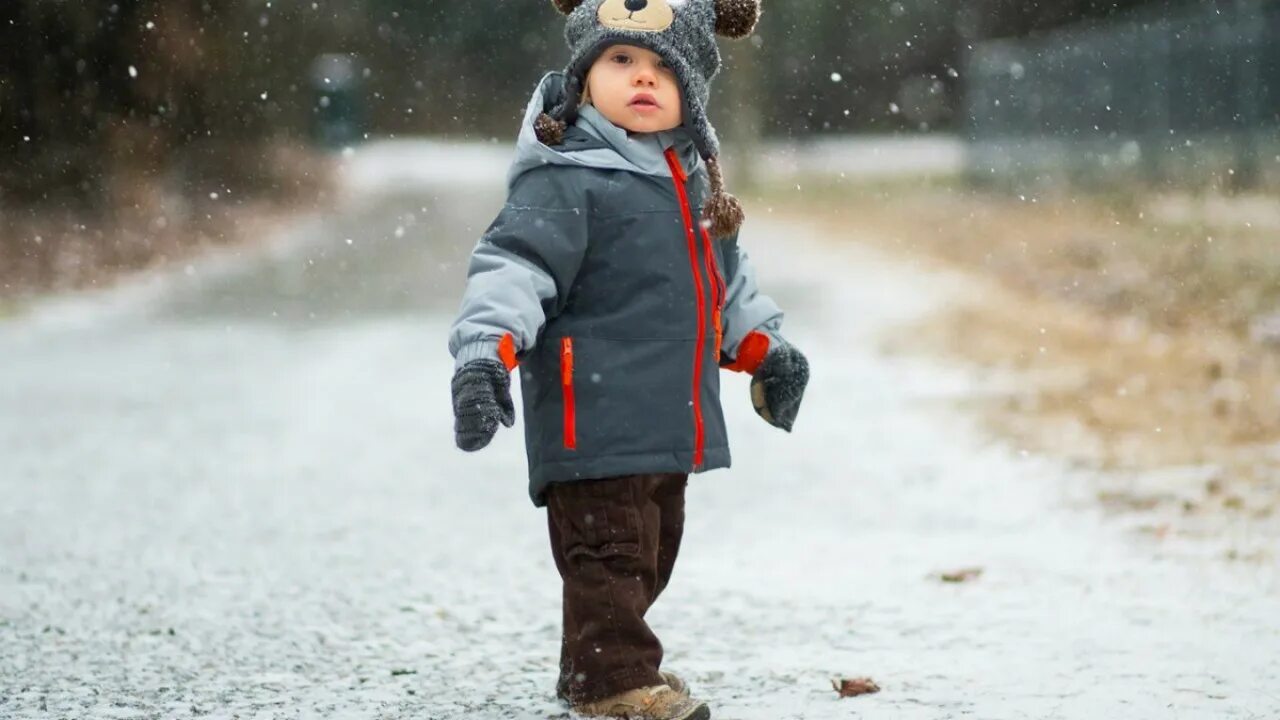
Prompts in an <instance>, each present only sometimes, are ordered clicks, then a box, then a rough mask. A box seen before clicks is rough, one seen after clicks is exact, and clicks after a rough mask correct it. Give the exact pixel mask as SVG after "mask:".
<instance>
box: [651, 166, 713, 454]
mask: <svg viewBox="0 0 1280 720" xmlns="http://www.w3.org/2000/svg"><path fill="white" fill-rule="evenodd" d="M664 154H665V155H666V158H667V165H669V166H670V167H671V176H672V177H671V179H672V182H673V184H674V185H675V187H676V196H677V197H679V198H680V215H681V216H682V217H683V218H684V234H685V238H686V240H687V241H688V244H689V269H690V271H691V272H692V273H693V287H694V290H695V295H696V296H697V299H698V344H697V346H696V348H695V349H694V353H693V467H694V469H697V467H698V466H699V465H701V464H702V446H703V442H704V439H703V430H702V354H703V344H704V343H706V340H707V335H706V333H707V322H706V319H705V318H706V312H707V308H706V298H705V296H704V295H703V292H702V275H701V273H700V272H699V271H698V238H697V236H696V235H695V234H694V230H693V213H692V212H691V211H690V210H689V198H688V196H686V195H685V189H684V181H685V180H686V179H687V178H688V176H687V175H685V172H684V168H682V167H681V166H680V160H679V159H677V158H676V151H675V148H667V151H666V153H664ZM712 262H713V263H714V260H713V261H712ZM707 277H708V278H711V277H712V276H711V274H710V273H708V276H707ZM713 285H714V283H713ZM715 295H716V293H715V288H714V287H713V296H715ZM716 299H717V300H718V298H716ZM715 314H717V315H718V314H719V308H718V307H717V309H716V312H715Z"/></svg>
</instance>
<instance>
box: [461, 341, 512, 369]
mask: <svg viewBox="0 0 1280 720" xmlns="http://www.w3.org/2000/svg"><path fill="white" fill-rule="evenodd" d="M472 360H497V361H498V362H500V363H502V365H503V366H504V367H506V368H507V370H508V371H511V370H514V369H515V367H516V365H517V364H518V361H517V360H516V344H515V337H514V336H513V335H512V334H511V333H507V334H506V335H503V336H502V337H500V338H498V337H486V338H481V339H479V340H473V341H471V342H469V343H467V344H465V345H463V346H461V347H459V348H458V354H457V355H454V356H453V369H454V371H455V372H456V371H457V370H458V369H459V368H461V367H462V366H463V365H466V364H467V363H469V362H471V361H472Z"/></svg>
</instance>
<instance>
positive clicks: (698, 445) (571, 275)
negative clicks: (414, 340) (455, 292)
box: [449, 72, 783, 506]
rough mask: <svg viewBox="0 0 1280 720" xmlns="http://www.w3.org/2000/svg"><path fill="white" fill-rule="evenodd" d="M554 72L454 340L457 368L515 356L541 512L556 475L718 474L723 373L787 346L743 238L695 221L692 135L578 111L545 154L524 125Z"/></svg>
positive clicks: (482, 252)
mask: <svg viewBox="0 0 1280 720" xmlns="http://www.w3.org/2000/svg"><path fill="white" fill-rule="evenodd" d="M563 82H564V77H563V75H562V74H561V73H558V72H553V73H548V74H547V75H546V76H544V77H543V78H542V80H541V81H540V82H539V84H538V87H537V90H536V91H535V92H534V95H533V98H532V99H531V100H530V102H529V106H528V108H527V109H526V111H525V114H524V120H523V122H522V124H521V130H520V135H519V138H518V140H517V143H516V157H515V161H514V162H513V163H512V165H511V169H510V172H509V173H508V176H507V183H508V195H507V201H506V204H505V205H504V206H503V208H502V210H501V211H500V212H499V213H498V216H497V218H496V219H495V220H494V221H493V223H492V224H491V225H490V226H489V228H488V229H487V230H486V231H485V233H484V235H483V236H482V237H481V238H480V240H479V242H478V243H477V244H476V246H475V249H474V251H473V252H472V255H471V261H470V267H469V269H468V274H467V286H466V290H465V292H464V294H463V298H462V304H461V310H460V312H459V314H458V317H457V320H456V321H455V322H454V324H453V327H452V328H451V330H450V334H449V351H450V353H452V354H453V356H454V358H455V362H456V364H457V366H459V367H460V366H461V365H463V364H465V363H467V362H469V361H471V360H475V359H478V358H491V359H502V360H503V361H504V362H505V363H506V364H507V367H508V368H514V367H516V366H517V365H518V367H519V369H520V386H521V391H522V395H523V400H524V421H525V422H524V425H525V449H526V452H527V455H528V461H529V494H530V497H531V498H532V500H533V502H534V504H535V505H538V506H541V505H543V504H544V502H545V501H544V498H543V491H544V490H545V489H546V486H547V484H548V483H552V482H558V481H571V480H580V479H592V478H604V477H613V476H618V475H628V474H633V473H656V472H702V471H705V470H711V469H715V468H721V467H728V466H729V445H728V438H727V436H726V432H725V424H724V416H723V414H722V412H721V408H720V381H719V375H718V373H717V369H718V368H720V367H722V366H724V367H730V366H733V367H734V369H748V370H749V369H750V367H746V368H741V367H737V366H738V365H741V364H742V363H740V362H738V363H735V361H738V360H741V358H738V352H739V349H740V348H741V347H746V346H747V345H751V346H752V347H753V348H755V350H759V349H760V348H767V347H768V346H769V345H771V344H776V343H780V342H782V339H781V337H780V336H779V334H778V332H779V328H780V326H781V324H782V317H783V314H782V312H781V311H780V310H779V309H778V306H777V305H776V304H775V303H774V302H773V301H772V300H771V299H769V298H768V297H767V296H765V295H763V294H761V293H760V292H759V291H758V289H757V287H756V281H755V274H754V271H753V270H752V267H751V265H750V263H749V262H748V261H747V255H746V253H745V252H744V251H743V250H742V249H741V248H740V247H739V246H738V241H737V236H736V235H735V236H733V237H729V238H726V239H724V240H721V241H719V242H713V241H711V239H710V237H709V236H708V234H707V233H706V232H705V230H704V229H703V228H702V227H701V225H700V224H699V223H698V222H697V219H698V218H699V217H700V215H701V211H702V203H703V201H704V200H705V198H706V197H707V194H708V185H709V183H708V179H707V175H706V171H705V168H704V166H703V164H702V161H701V159H700V158H699V156H698V153H697V150H696V149H695V147H694V144H693V141H692V139H691V138H690V137H689V135H688V133H687V131H686V130H684V129H683V128H676V129H674V130H671V131H668V132H659V133H637V134H628V133H627V131H626V130H624V129H622V128H619V127H617V126H615V125H613V124H612V123H610V122H609V121H608V120H606V119H605V118H604V117H603V116H602V115H600V113H599V112H598V111H597V110H596V109H595V108H593V107H591V106H590V105H587V106H584V107H583V108H582V109H581V111H580V113H579V115H578V118H577V120H576V121H575V124H574V125H573V126H571V127H570V128H569V129H568V130H567V132H566V133H565V137H564V140H563V142H562V144H560V145H557V146H554V147H548V146H546V145H543V144H542V143H540V142H538V140H537V139H536V137H535V136H534V131H533V121H534V119H535V118H536V117H537V115H538V113H539V112H542V111H544V110H546V109H547V108H549V107H551V106H553V105H554V104H555V103H556V102H557V101H558V99H559V97H560V93H561V88H562V87H563ZM749 334H752V342H751V343H744V342H743V341H744V339H746V338H747V337H748V335H749ZM766 341H767V342H766ZM753 354H758V353H755V352H753ZM743 401H744V402H746V401H747V399H746V398H745V397H744V398H743Z"/></svg>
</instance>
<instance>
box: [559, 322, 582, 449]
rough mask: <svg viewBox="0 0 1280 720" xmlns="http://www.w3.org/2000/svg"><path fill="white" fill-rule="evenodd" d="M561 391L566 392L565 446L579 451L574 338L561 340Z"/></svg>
mask: <svg viewBox="0 0 1280 720" xmlns="http://www.w3.org/2000/svg"><path fill="white" fill-rule="evenodd" d="M560 389H561V390H562V391H564V446H565V448H566V449H568V450H577V449H578V427H577V417H576V408H574V403H573V338H570V337H562V338H560Z"/></svg>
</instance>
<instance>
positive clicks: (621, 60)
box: [613, 53, 631, 63]
mask: <svg viewBox="0 0 1280 720" xmlns="http://www.w3.org/2000/svg"><path fill="white" fill-rule="evenodd" d="M613 61H614V62H616V63H626V62H631V57H630V56H629V55H623V54H622V53H618V54H617V55H614V56H613Z"/></svg>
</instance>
